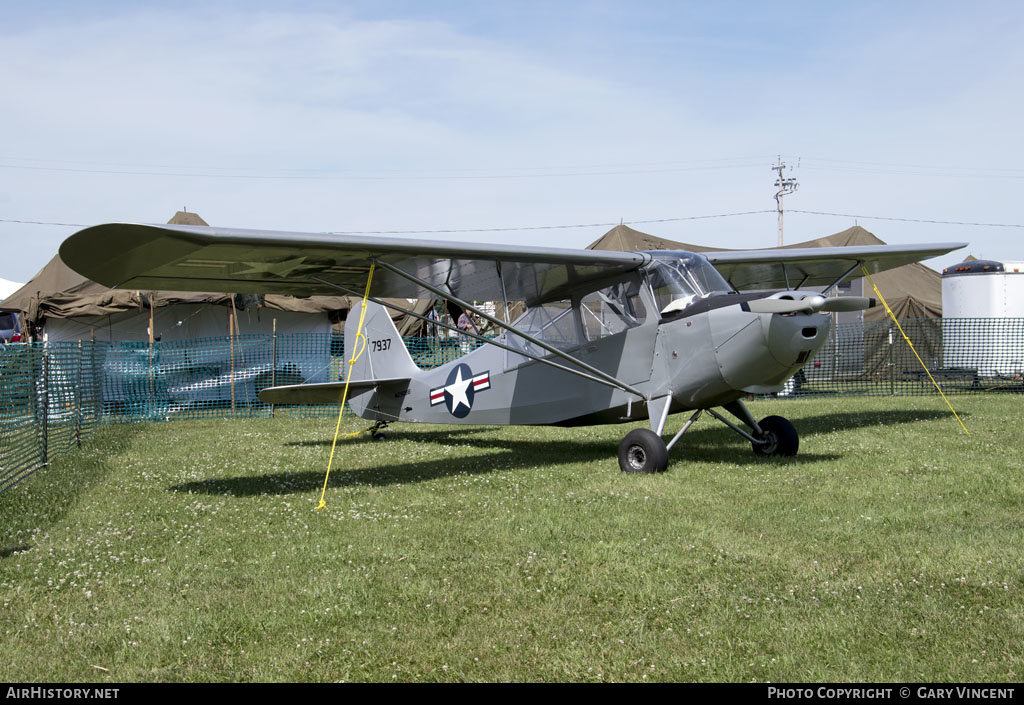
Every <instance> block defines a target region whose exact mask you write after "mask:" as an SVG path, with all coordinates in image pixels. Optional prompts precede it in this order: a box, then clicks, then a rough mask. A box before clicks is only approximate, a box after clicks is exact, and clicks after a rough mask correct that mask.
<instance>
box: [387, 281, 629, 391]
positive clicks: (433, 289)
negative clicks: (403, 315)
mask: <svg viewBox="0 0 1024 705" xmlns="http://www.w3.org/2000/svg"><path fill="white" fill-rule="evenodd" d="M377 264H379V265H380V266H381V267H383V268H384V269H386V270H388V271H389V272H391V273H392V274H397V275H398V276H400V277H402V278H404V279H408V280H409V281H411V282H412V283H414V284H418V285H420V286H422V287H423V288H424V289H426V290H427V291H429V292H431V293H434V294H437V295H438V296H440V297H441V298H444V299H448V300H449V301H451V302H452V303H453V304H455V305H456V306H461V307H462V308H464V309H467V310H469V311H472V312H473V313H475V314H476V315H478V316H480V318H483V319H484V320H485V321H488V322H490V323H493V324H494V325H496V326H498V327H500V328H504V329H505V330H507V331H510V332H512V333H514V334H516V335H518V336H519V337H520V338H523V339H524V340H527V341H529V342H531V343H533V344H534V345H536V346H537V347H539V348H541V349H542V350H547V351H548V352H549V353H551V354H552V355H557V356H558V357H560V358H562V359H564V360H568V361H569V362H570V363H572V364H573V365H576V366H578V367H582V368H583V369H584V370H586V371H587V372H589V373H590V374H592V375H594V376H595V377H598V378H600V379H603V380H604V381H605V382H607V383H608V384H609V385H611V386H613V387H618V388H619V389H621V390H623V391H625V392H629V393H630V394H636V395H637V396H638V397H640V398H641V399H646V398H647V395H646V394H644V393H643V392H641V391H640V390H638V389H636V388H635V387H631V386H629V385H628V384H626V383H625V382H621V381H619V380H617V379H615V378H614V377H612V376H611V375H610V374H607V373H605V372H602V371H601V370H599V369H597V368H596V367H593V366H591V365H588V364H586V363H585V362H581V361H580V360H577V359H576V358H575V357H573V356H572V355H569V354H568V353H565V352H562V351H561V350H559V349H558V348H556V347H554V346H552V345H548V344H547V343H545V342H544V341H542V340H540V339H538V338H535V337H533V336H532V335H527V334H526V333H523V332H522V331H519V330H516V329H515V327H513V326H511V325H510V324H508V323H502V322H501V321H500V320H498V319H497V318H495V317H494V316H492V315H490V314H489V313H486V312H484V311H481V310H480V309H478V308H477V307H475V306H473V305H472V304H470V303H469V302H466V301H463V300H462V299H460V298H458V297H456V296H454V295H453V294H452V293H451V292H449V293H447V294H446V293H444V292H443V291H442V290H441V289H439V288H438V287H436V286H434V285H432V284H429V283H427V282H425V281H423V280H422V279H419V278H417V277H414V276H413V275H411V274H409V273H408V272H406V271H403V270H401V269H399V268H398V267H395V266H393V265H391V264H388V263H387V262H381V261H379V262H377ZM516 352H521V351H518V350H517V351H516Z"/></svg>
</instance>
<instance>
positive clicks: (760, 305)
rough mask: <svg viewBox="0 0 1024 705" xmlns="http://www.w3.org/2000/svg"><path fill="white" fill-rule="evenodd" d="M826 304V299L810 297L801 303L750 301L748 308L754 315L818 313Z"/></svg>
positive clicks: (792, 300) (777, 300)
mask: <svg viewBox="0 0 1024 705" xmlns="http://www.w3.org/2000/svg"><path fill="white" fill-rule="evenodd" d="M824 304H825V298H824V297H822V296H808V297H807V298H805V299H802V300H800V301H797V300H795V299H756V300H754V301H748V302H747V307H748V308H750V310H751V311H752V312H754V313H801V312H804V311H818V310H820V309H821V307H822V306H823V305H824Z"/></svg>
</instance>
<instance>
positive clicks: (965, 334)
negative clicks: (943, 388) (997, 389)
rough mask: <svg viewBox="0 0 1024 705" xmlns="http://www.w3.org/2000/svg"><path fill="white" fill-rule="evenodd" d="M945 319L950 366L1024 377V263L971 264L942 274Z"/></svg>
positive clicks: (987, 374)
mask: <svg viewBox="0 0 1024 705" xmlns="http://www.w3.org/2000/svg"><path fill="white" fill-rule="evenodd" d="M942 318H943V322H942V344H943V353H944V358H945V359H944V366H945V367H946V368H961V369H972V370H975V371H976V373H977V375H978V377H983V378H984V377H1002V378H1006V377H1009V378H1016V379H1020V376H1021V374H1022V373H1024V261H1006V262H999V261H995V260H969V261H966V262H961V263H960V264H958V265H955V266H952V267H947V268H946V269H944V270H942ZM1013 319H1016V320H1013Z"/></svg>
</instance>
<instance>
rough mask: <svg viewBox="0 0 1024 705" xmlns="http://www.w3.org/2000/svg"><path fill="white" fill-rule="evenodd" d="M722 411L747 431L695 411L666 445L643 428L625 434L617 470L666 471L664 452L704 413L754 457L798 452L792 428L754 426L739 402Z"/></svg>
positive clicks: (780, 422)
mask: <svg viewBox="0 0 1024 705" xmlns="http://www.w3.org/2000/svg"><path fill="white" fill-rule="evenodd" d="M722 408H723V409H725V410H726V411H728V412H729V413H730V414H732V415H733V416H735V417H736V418H737V419H739V420H740V421H742V422H743V424H744V425H745V426H746V427H747V429H749V431H748V430H746V429H744V428H743V427H741V426H738V425H737V424H735V423H733V422H732V421H730V420H729V419H727V418H726V417H725V416H723V415H722V414H720V413H718V412H717V411H715V410H714V409H698V410H697V411H695V412H694V414H693V416H691V417H690V420H689V421H687V422H686V424H685V425H684V426H683V427H682V428H681V429H680V430H679V432H678V433H677V434H676V435H675V436H674V437H673V438H672V440H671V441H670V442H669V443H668V444H667V445H666V444H665V441H664V440H662V438H661V436H660V435H658V434H657V433H655V432H654V431H649V430H648V429H646V428H638V429H635V430H633V431H630V432H629V433H627V434H626V437H625V438H623V439H622V442H621V443H619V468H620V469H621V470H622V471H623V472H637V473H653V472H662V471H663V470H664V469H665V468H666V467H668V451H669V450H670V449H671V448H672V446H674V445H675V443H676V441H678V440H679V437H680V436H682V435H683V433H685V432H686V430H687V429H688V428H690V426H692V425H693V423H694V422H695V421H696V420H697V419H698V418H700V415H701V413H703V412H704V411H707V412H708V413H709V414H711V415H712V416H714V417H715V418H716V419H718V420H719V421H721V422H722V423H724V424H725V425H726V426H728V427H729V428H731V429H732V430H733V431H735V432H736V433H738V434H739V435H741V436H743V437H744V438H746V439H747V440H748V441H750V446H751V448H752V449H753V451H754V454H755V455H764V456H769V457H772V456H792V455H796V454H797V451H798V450H799V449H800V436H799V434H797V432H796V428H794V427H793V424H791V423H790V422H789V421H788V420H786V419H784V418H782V417H781V416H766V417H764V418H763V419H761V421H760V422H758V421H757V420H755V419H754V417H753V415H752V414H751V413H750V410H749V409H747V407H746V405H744V403H743V402H742V401H739V400H737V401H733V402H729V403H728V404H723V405H722Z"/></svg>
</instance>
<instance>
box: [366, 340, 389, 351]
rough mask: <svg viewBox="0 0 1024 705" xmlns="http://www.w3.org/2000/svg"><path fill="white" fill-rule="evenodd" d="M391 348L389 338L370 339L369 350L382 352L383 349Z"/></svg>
mask: <svg viewBox="0 0 1024 705" xmlns="http://www.w3.org/2000/svg"><path fill="white" fill-rule="evenodd" d="M390 349H391V338H382V339H380V340H371V341H370V351H371V352H384V351H385V350H390Z"/></svg>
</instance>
